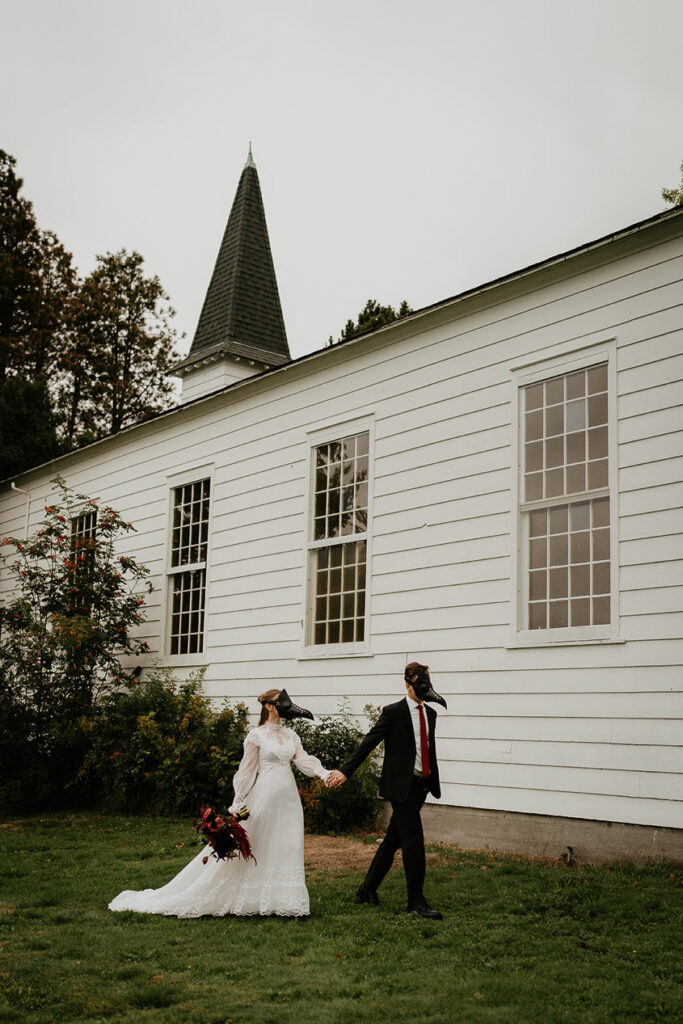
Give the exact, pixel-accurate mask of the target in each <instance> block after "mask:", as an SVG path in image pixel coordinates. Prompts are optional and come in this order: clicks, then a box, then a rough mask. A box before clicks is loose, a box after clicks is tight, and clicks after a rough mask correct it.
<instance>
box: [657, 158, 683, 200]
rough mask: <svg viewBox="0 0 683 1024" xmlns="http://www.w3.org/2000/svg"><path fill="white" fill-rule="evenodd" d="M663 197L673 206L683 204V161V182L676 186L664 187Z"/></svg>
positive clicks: (682, 166) (682, 169) (682, 177)
mask: <svg viewBox="0 0 683 1024" xmlns="http://www.w3.org/2000/svg"><path fill="white" fill-rule="evenodd" d="M662 199H663V200H664V202H665V203H670V204H671V205H672V206H683V163H681V183H680V185H678V186H677V187H676V188H663V189H662Z"/></svg>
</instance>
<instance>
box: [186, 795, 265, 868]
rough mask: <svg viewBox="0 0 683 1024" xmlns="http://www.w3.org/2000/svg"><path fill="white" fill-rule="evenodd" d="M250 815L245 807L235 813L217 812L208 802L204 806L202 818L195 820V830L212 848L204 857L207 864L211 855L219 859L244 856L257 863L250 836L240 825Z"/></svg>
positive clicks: (245, 858)
mask: <svg viewBox="0 0 683 1024" xmlns="http://www.w3.org/2000/svg"><path fill="white" fill-rule="evenodd" d="M248 817H249V811H248V810H247V808H246V807H243V808H242V809H241V810H240V811H237V812H236V813H234V814H216V812H215V811H214V809H213V808H212V807H209V806H208V804H207V806H206V807H202V820H201V821H195V822H194V830H195V832H199V833H200V835H201V837H202V839H203V840H204V842H205V843H206V845H207V846H210V847H211V848H212V850H211V853H210V854H208V855H207V856H206V857H204V858H203V863H204V864H206V862H207V861H208V859H209V857H216V858H217V859H218V860H227V859H228V858H230V857H242V858H244V860H249V859H250V858H251V860H253V861H254V863H256V857H254V855H253V853H252V852H251V844H250V843H249V836H248V835H247V833H246V832H245V831H244V829H243V828H242V826H241V825H240V822H241V821H245V820H246V819H247V818H248Z"/></svg>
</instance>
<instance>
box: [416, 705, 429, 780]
mask: <svg viewBox="0 0 683 1024" xmlns="http://www.w3.org/2000/svg"><path fill="white" fill-rule="evenodd" d="M417 710H418V711H419V712H420V753H421V754H422V774H423V775H424V777H425V779H426V778H427V777H428V776H429V741H428V739H427V723H426V722H425V713H424V711H423V710H422V705H421V704H418V705H417Z"/></svg>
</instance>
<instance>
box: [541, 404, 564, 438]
mask: <svg viewBox="0 0 683 1024" xmlns="http://www.w3.org/2000/svg"><path fill="white" fill-rule="evenodd" d="M563 432H564V406H562V405H552V406H550V408H547V409H546V410H545V436H546V437H550V436H551V435H553V434H562V433H563Z"/></svg>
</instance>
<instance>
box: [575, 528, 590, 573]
mask: <svg viewBox="0 0 683 1024" xmlns="http://www.w3.org/2000/svg"><path fill="white" fill-rule="evenodd" d="M571 556H572V565H576V564H577V563H580V562H587V561H588V560H589V558H590V533H588V531H587V530H586V531H585V532H583V533H572V535H571Z"/></svg>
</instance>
